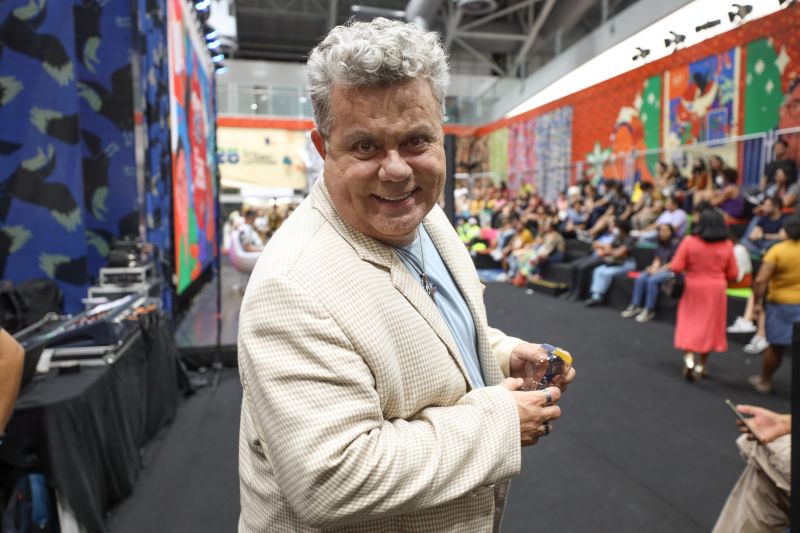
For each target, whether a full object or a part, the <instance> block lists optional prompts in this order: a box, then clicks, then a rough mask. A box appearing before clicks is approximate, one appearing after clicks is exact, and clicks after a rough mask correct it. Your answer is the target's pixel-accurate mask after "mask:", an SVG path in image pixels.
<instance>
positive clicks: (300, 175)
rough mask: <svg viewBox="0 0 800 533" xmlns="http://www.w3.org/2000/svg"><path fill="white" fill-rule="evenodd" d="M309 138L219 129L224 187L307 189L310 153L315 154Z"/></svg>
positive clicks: (269, 130)
mask: <svg viewBox="0 0 800 533" xmlns="http://www.w3.org/2000/svg"><path fill="white" fill-rule="evenodd" d="M308 137H309V134H308V133H306V132H304V131H296V130H282V129H274V128H228V127H221V128H219V129H218V132H217V143H218V146H219V147H218V149H217V159H218V161H219V171H220V178H221V179H222V185H223V187H243V186H247V187H252V186H257V187H270V188H289V189H299V190H303V189H305V188H306V185H307V176H306V163H305V161H306V160H308V158H309V154H308V153H307V150H308V148H311V149H312V150H315V149H314V148H313V146H311V144H310V143H308V142H307V140H308ZM315 151H316V150H315Z"/></svg>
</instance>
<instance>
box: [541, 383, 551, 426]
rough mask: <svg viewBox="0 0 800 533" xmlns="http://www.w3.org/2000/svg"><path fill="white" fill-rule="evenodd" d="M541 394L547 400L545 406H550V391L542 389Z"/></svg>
mask: <svg viewBox="0 0 800 533" xmlns="http://www.w3.org/2000/svg"><path fill="white" fill-rule="evenodd" d="M542 392H543V393H544V397H545V399H546V400H547V403H546V404H545V405H550V404H551V403H553V395H552V394H550V391H549V390H547V389H542ZM545 435H546V433H545Z"/></svg>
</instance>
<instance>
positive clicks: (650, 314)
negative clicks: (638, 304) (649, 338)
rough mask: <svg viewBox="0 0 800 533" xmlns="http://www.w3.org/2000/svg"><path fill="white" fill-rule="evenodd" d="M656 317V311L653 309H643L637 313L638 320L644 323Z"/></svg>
mask: <svg viewBox="0 0 800 533" xmlns="http://www.w3.org/2000/svg"><path fill="white" fill-rule="evenodd" d="M655 317H656V313H655V311H651V310H650V309H643V310H642V312H641V313H639V314H638V315H636V322H639V323H641V324H644V323H645V322H650V321H651V320H653V319H654V318H655Z"/></svg>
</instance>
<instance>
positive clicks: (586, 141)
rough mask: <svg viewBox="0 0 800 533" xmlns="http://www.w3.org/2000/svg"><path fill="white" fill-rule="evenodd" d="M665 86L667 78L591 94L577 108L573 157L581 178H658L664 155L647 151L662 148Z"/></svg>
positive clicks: (577, 177)
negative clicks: (579, 166)
mask: <svg viewBox="0 0 800 533" xmlns="http://www.w3.org/2000/svg"><path fill="white" fill-rule="evenodd" d="M661 83H662V77H661V75H655V76H651V77H649V78H646V79H644V80H643V81H633V82H631V83H626V84H619V85H618V86H616V87H614V90H607V91H603V92H602V94H600V93H599V92H597V91H596V92H594V93H593V94H592V95H588V94H587V95H585V96H584V97H583V98H580V99H578V100H577V101H576V102H575V103H574V104H573V108H574V120H573V121H574V125H573V157H575V158H576V159H578V160H580V161H582V162H583V169H584V175H583V176H576V179H580V178H581V177H586V178H589V179H592V180H593V181H595V182H597V181H599V180H601V179H603V178H611V179H616V180H623V179H627V178H631V177H632V178H633V181H638V180H650V179H652V175H653V168H654V166H655V163H656V162H657V161H658V159H659V155H658V154H657V153H655V152H653V153H651V154H650V155H647V156H645V155H643V153H644V151H645V150H649V149H658V148H659V147H660V146H661V98H662V91H661ZM633 154H641V155H638V156H634V155H633Z"/></svg>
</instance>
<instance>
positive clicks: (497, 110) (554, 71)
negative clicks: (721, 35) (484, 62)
mask: <svg viewBox="0 0 800 533" xmlns="http://www.w3.org/2000/svg"><path fill="white" fill-rule="evenodd" d="M691 1H692V0H639V1H638V2H636V3H635V4H633V5H632V6H630V7H628V8H627V9H625V10H624V11H622V12H621V13H619V14H618V15H617V16H615V17H614V18H611V19H609V21H608V22H606V23H605V24H603V25H602V26H600V27H599V28H597V29H596V30H595V31H593V32H592V33H590V34H589V35H587V36H586V37H584V38H582V39H581V40H580V41H578V42H577V43H575V44H574V45H573V46H571V47H569V48H568V49H566V50H564V51H563V52H562V53H561V54H560V55H558V56H557V57H556V58H555V59H553V60H552V61H550V62H549V63H547V64H546V65H544V66H543V67H542V68H540V69H539V70H537V71H536V72H535V73H534V74H533V75H531V76H530V77H528V78H527V79H526V80H525V81H524V82H520V81H519V80H515V79H500V80H499V81H498V82H497V85H496V86H495V87H494V88H493V89H492V90H493V92H494V93H495V94H496V95H498V96H499V98H498V100H497V101H496V103H495V104H494V105H493V106H492V110H491V116H492V117H494V119H495V120H496V119H499V118H502V117H503V115H505V114H506V113H507V112H509V111H510V110H511V109H513V108H515V107H516V106H518V105H519V104H521V103H522V102H524V101H525V100H527V99H528V98H530V97H531V96H533V95H534V94H536V93H538V92H539V91H541V90H542V89H544V88H545V87H547V86H548V85H550V84H551V83H553V82H554V81H556V80H557V79H559V78H561V77H562V76H564V75H566V74H567V73H569V72H571V71H572V70H574V69H575V68H577V67H579V66H581V65H582V64H584V63H586V62H587V61H589V60H590V59H592V58H594V57H595V56H597V55H598V54H600V53H601V52H604V51H606V50H607V49H608V48H610V47H612V46H614V45H616V44H618V43H620V42H622V41H624V40H625V39H627V38H628V37H631V36H632V35H634V34H636V33H638V32H640V31H641V30H643V29H645V28H647V27H648V26H650V25H651V24H653V23H654V22H657V21H658V20H660V19H661V18H663V17H665V16H666V15H669V14H670V13H672V12H673V11H675V10H677V9H679V8H681V7H683V6H684V5H686V4H689V3H690V2H691ZM762 1H765V0H762ZM728 7H730V6H729V5H728V3H726V2H722V1H720V15H721V16H722V15H724V14H725V13H724V12H725V10H726V8H728ZM687 22H688V23H689V24H692V25H694V24H701V23H702V22H705V21H687ZM634 53H635V50H631V55H633V54H634ZM631 66H632V67H633V66H637V67H638V66H639V65H631ZM567 94H569V93H566V94H564V95H563V96H567Z"/></svg>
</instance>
